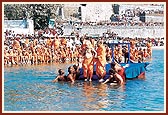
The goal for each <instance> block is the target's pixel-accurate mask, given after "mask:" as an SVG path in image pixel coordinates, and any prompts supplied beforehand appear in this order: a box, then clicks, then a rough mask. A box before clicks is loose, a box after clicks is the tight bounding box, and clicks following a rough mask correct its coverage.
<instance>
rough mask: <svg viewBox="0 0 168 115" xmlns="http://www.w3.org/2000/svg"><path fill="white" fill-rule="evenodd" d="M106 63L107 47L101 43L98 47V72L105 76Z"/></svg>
mask: <svg viewBox="0 0 168 115" xmlns="http://www.w3.org/2000/svg"><path fill="white" fill-rule="evenodd" d="M105 64H106V49H105V47H104V46H103V45H100V46H99V47H98V48H97V60H96V74H97V75H98V76H99V77H100V76H101V77H104V76H105V75H106V70H105Z"/></svg>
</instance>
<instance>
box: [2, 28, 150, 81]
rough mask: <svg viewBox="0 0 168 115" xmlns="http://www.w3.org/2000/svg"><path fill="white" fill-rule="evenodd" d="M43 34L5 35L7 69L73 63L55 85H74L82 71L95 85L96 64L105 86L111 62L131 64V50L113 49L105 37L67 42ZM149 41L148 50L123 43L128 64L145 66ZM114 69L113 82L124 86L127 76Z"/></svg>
mask: <svg viewBox="0 0 168 115" xmlns="http://www.w3.org/2000/svg"><path fill="white" fill-rule="evenodd" d="M42 34H43V33H41V32H37V33H36V34H35V35H17V34H16V35H15V34H14V32H12V31H6V32H5V40H4V65H23V64H41V63H53V62H56V63H65V62H67V61H71V62H72V63H76V65H74V66H70V67H69V68H68V75H67V76H65V72H64V71H63V70H59V71H58V76H59V77H56V79H55V80H54V81H53V82H56V81H58V80H61V81H70V82H72V83H74V82H75V80H77V79H78V78H79V75H80V72H79V68H83V76H84V78H85V81H87V80H89V81H92V76H93V68H94V64H96V75H97V76H98V77H99V81H100V82H103V81H104V79H103V78H104V77H105V75H106V70H105V65H106V64H107V63H112V58H113V59H115V62H116V63H127V62H128V58H129V57H128V53H129V52H128V46H127V45H121V44H120V45H119V44H115V45H113V46H111V45H110V42H109V41H107V39H106V38H104V37H99V38H96V39H95V38H92V37H88V36H87V35H83V36H81V37H80V36H79V35H78V34H77V33H76V34H75V37H73V38H71V37H67V38H66V37H59V36H58V35H57V34H56V33H55V34H53V33H52V34H53V35H54V36H55V37H54V38H51V37H43V36H42ZM44 34H46V33H44ZM147 40H148V42H147V44H146V46H145V48H143V49H142V48H141V47H136V44H137V43H136V42H137V41H136V40H135V39H130V38H129V39H122V43H124V42H125V41H126V42H127V43H130V60H129V61H131V62H133V63H137V62H143V61H145V60H146V59H147V58H150V57H151V56H152V50H151V46H152V42H151V40H150V39H147ZM119 43H121V41H119ZM112 48H113V50H112ZM113 54H114V55H113ZM112 56H113V57H112ZM114 65H115V64H113V66H114ZM113 66H112V68H113V69H114V70H115V72H116V73H114V71H113V70H111V74H112V76H115V77H114V78H117V79H118V80H119V82H120V83H121V84H123V83H124V77H123V75H122V74H124V73H122V74H118V72H117V71H119V69H116V66H114V67H113ZM117 68H119V67H117ZM120 68H122V67H120ZM121 76H122V77H121ZM111 78H112V77H111ZM109 81H110V80H109ZM106 82H107V81H105V83H106Z"/></svg>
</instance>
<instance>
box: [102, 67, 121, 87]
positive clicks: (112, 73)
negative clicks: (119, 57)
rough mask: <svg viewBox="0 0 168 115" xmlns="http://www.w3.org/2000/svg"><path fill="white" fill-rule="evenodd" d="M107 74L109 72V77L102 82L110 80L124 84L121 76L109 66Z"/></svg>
mask: <svg viewBox="0 0 168 115" xmlns="http://www.w3.org/2000/svg"><path fill="white" fill-rule="evenodd" d="M109 74H110V77H109V78H108V79H107V80H106V81H105V82H103V84H105V83H107V82H111V83H112V82H118V83H119V84H120V85H122V84H124V80H123V78H122V77H121V76H120V75H119V74H118V73H117V72H116V71H115V70H114V69H112V68H111V69H110V70H109Z"/></svg>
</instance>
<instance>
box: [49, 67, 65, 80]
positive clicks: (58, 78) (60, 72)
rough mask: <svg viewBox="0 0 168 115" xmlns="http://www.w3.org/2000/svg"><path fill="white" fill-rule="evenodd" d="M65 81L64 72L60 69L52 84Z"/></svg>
mask: <svg viewBox="0 0 168 115" xmlns="http://www.w3.org/2000/svg"><path fill="white" fill-rule="evenodd" d="M58 81H66V76H65V72H64V70H62V69H59V70H58V76H57V77H56V78H55V79H54V80H53V81H52V82H58Z"/></svg>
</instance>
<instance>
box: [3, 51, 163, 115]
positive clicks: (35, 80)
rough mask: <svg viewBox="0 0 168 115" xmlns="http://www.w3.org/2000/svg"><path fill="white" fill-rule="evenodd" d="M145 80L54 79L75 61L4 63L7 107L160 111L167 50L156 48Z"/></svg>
mask: <svg viewBox="0 0 168 115" xmlns="http://www.w3.org/2000/svg"><path fill="white" fill-rule="evenodd" d="M152 55H153V56H152V57H153V58H152V60H151V62H150V65H148V66H147V71H146V79H145V80H138V79H135V80H127V81H126V85H125V86H110V85H109V84H106V85H102V84H100V83H97V82H96V81H93V82H91V83H90V82H84V81H77V82H76V83H75V84H73V85H72V84H70V83H64V82H60V83H52V82H51V81H52V80H53V79H54V78H55V76H56V74H57V71H58V69H59V68H63V69H65V71H66V72H67V68H68V66H70V65H71V64H54V63H53V64H44V65H23V66H13V67H4V79H3V80H4V105H3V109H4V111H13V112H16V111H21V112H24V111H53V112H58V111H61V112H62V111H77V112H79V111H104V112H126V111H133V112H135V111H140V112H141V111H149V112H153V111H158V112H163V111H164V110H165V108H164V93H165V92H164V86H165V84H164V80H165V75H164V72H165V71H164V50H163V49H162V50H153V54H152Z"/></svg>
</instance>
